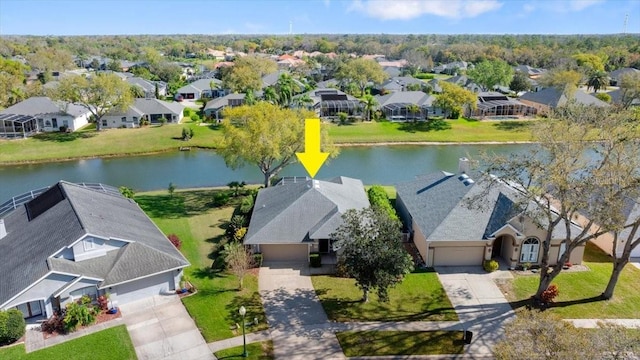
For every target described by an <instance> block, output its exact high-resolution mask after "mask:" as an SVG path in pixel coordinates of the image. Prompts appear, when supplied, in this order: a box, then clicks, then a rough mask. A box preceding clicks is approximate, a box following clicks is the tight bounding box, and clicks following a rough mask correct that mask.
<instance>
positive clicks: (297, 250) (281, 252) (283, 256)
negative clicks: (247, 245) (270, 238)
mask: <svg viewBox="0 0 640 360" xmlns="http://www.w3.org/2000/svg"><path fill="white" fill-rule="evenodd" d="M260 251H261V252H262V259H263V261H291V262H294V261H295V262H308V261H309V245H307V244H287V245H260Z"/></svg>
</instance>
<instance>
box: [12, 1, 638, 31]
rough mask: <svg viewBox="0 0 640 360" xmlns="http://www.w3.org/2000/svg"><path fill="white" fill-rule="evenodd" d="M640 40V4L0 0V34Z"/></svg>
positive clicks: (633, 2)
mask: <svg viewBox="0 0 640 360" xmlns="http://www.w3.org/2000/svg"><path fill="white" fill-rule="evenodd" d="M625 18H627V21H626V32H627V33H640V0H173V1H169V0H155V1H151V0H124V1H123V0H0V35H13V34H20V35H124V34H128V35H136V34H273V35H286V34H289V33H292V34H612V33H622V32H624V31H625Z"/></svg>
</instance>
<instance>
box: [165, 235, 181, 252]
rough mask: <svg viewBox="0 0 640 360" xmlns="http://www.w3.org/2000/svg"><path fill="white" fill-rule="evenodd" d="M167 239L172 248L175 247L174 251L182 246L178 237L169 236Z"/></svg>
mask: <svg viewBox="0 0 640 360" xmlns="http://www.w3.org/2000/svg"><path fill="white" fill-rule="evenodd" d="M167 238H168V239H169V241H171V243H172V244H173V246H175V247H176V249H180V247H181V246H182V240H180V238H179V237H178V235H176V234H170V235H169V236H167Z"/></svg>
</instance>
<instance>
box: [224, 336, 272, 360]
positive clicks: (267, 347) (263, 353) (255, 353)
mask: <svg viewBox="0 0 640 360" xmlns="http://www.w3.org/2000/svg"><path fill="white" fill-rule="evenodd" d="M243 350H244V348H243V347H242V346H236V347H233V348H230V349H224V350H220V351H218V352H215V353H214V355H215V356H216V357H217V358H218V359H220V360H223V359H249V360H270V359H274V356H273V343H272V342H271V341H263V342H259V343H252V344H247V352H248V353H249V356H248V357H246V358H245V357H242V351H243Z"/></svg>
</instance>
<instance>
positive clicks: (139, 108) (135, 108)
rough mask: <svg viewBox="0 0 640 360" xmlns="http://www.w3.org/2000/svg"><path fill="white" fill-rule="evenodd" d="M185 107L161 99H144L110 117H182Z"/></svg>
mask: <svg viewBox="0 0 640 360" xmlns="http://www.w3.org/2000/svg"><path fill="white" fill-rule="evenodd" d="M184 108H185V106H184V105H182V104H180V103H177V102H169V101H164V100H159V99H143V98H138V99H135V100H134V101H133V104H132V105H131V106H129V108H128V109H127V111H126V112H122V111H119V110H116V111H113V112H110V113H109V114H108V115H109V116H122V115H127V116H139V115H143V114H144V115H150V114H167V113H170V114H173V115H180V114H182V111H183V110H184Z"/></svg>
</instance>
